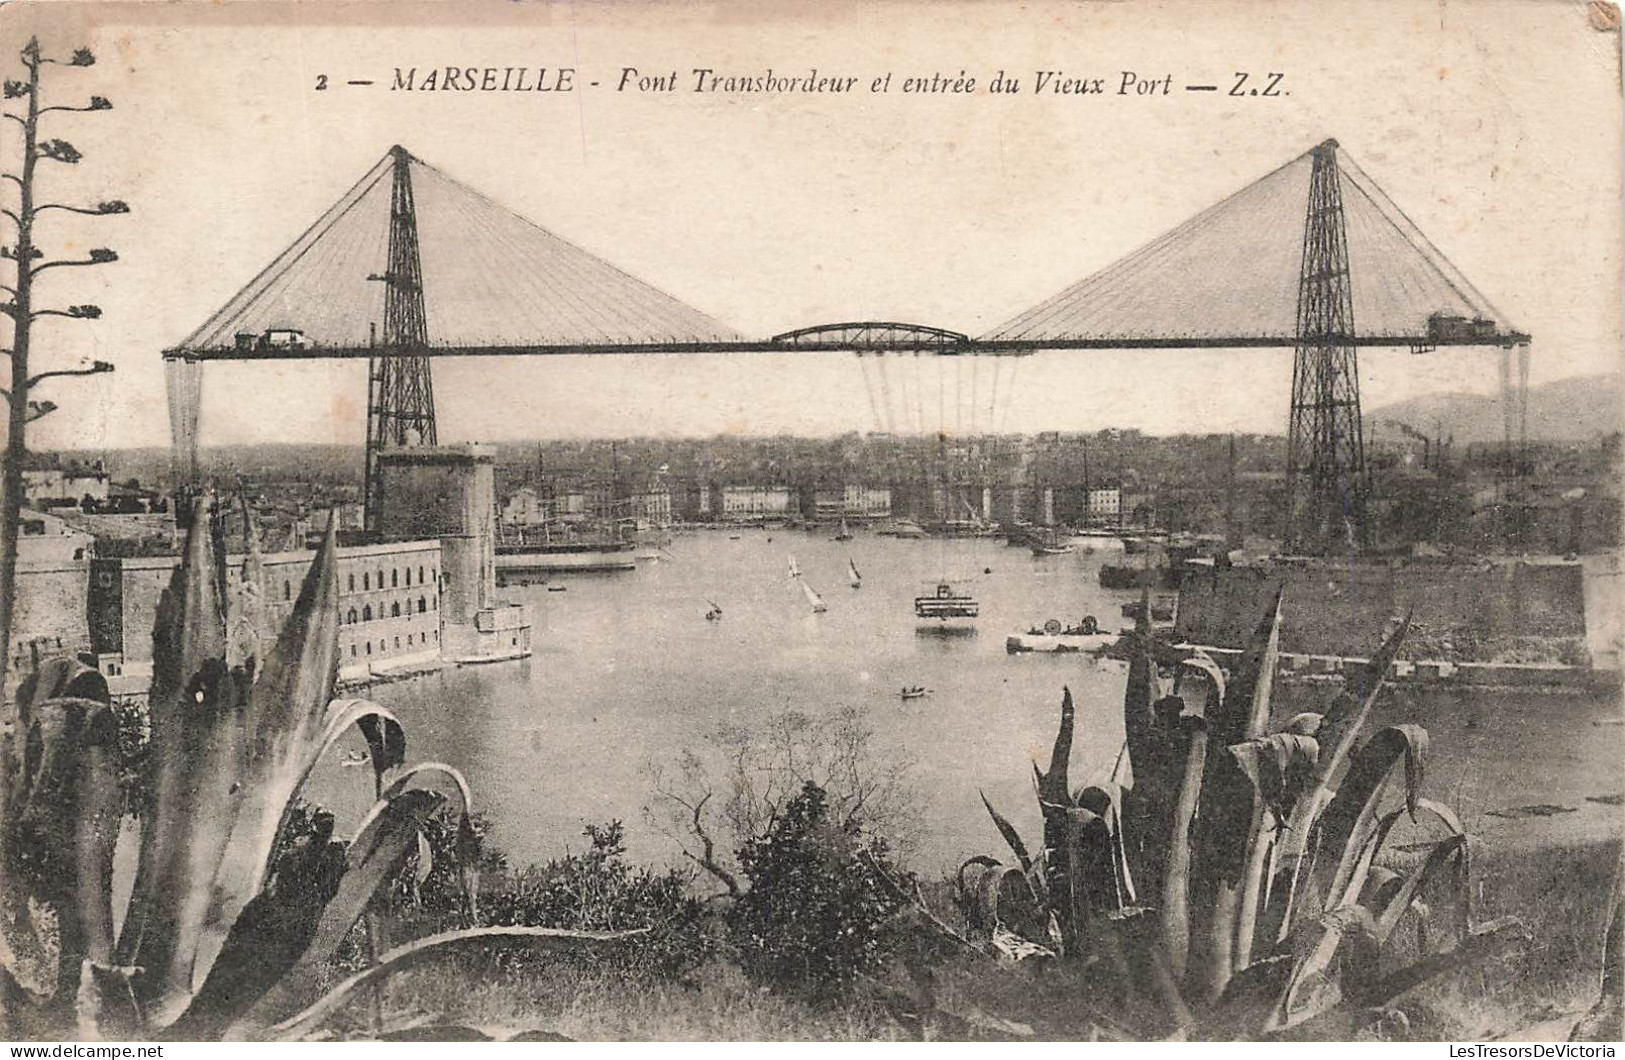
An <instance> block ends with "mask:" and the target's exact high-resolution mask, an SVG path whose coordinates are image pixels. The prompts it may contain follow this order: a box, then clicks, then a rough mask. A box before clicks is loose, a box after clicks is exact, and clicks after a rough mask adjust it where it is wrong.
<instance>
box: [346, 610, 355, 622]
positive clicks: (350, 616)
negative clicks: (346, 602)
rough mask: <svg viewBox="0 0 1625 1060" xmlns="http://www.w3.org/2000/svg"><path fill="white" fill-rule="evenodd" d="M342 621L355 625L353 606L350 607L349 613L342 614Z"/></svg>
mask: <svg viewBox="0 0 1625 1060" xmlns="http://www.w3.org/2000/svg"><path fill="white" fill-rule="evenodd" d="M344 621H345V622H347V623H349V624H350V625H352V626H353V625H355V608H353V607H352V608H350V613H349V614H347V615H345V616H344Z"/></svg>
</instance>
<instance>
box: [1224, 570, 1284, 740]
mask: <svg viewBox="0 0 1625 1060" xmlns="http://www.w3.org/2000/svg"><path fill="white" fill-rule="evenodd" d="M1285 592H1286V590H1285V588H1277V589H1276V590H1275V594H1274V596H1273V597H1272V598H1271V600H1270V603H1269V605H1268V606H1267V607H1265V609H1264V614H1263V617H1262V618H1260V619H1259V623H1258V628H1257V629H1255V630H1254V631H1253V636H1252V640H1251V641H1249V642H1248V645H1247V649H1246V650H1245V651H1244V652H1242V655H1241V660H1240V661H1239V662H1238V663H1237V664H1236V669H1235V672H1234V674H1233V675H1232V677H1231V680H1230V683H1229V686H1228V687H1227V688H1226V689H1225V693H1224V699H1223V701H1222V709H1221V711H1220V714H1219V717H1218V718H1217V719H1210V721H1211V722H1212V724H1213V726H1214V730H1213V736H1214V738H1215V739H1217V740H1220V741H1222V742H1223V743H1225V744H1227V745H1228V744H1234V743H1241V742H1242V741H1243V740H1250V739H1252V738H1253V737H1255V736H1262V735H1263V734H1264V732H1265V730H1266V728H1267V727H1268V723H1269V716H1270V700H1271V696H1272V693H1273V692H1274V688H1275V667H1276V662H1277V661H1278V660H1279V658H1280V648H1281V600H1282V597H1283V596H1284V595H1285Z"/></svg>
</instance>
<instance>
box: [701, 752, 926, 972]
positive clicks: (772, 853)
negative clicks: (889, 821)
mask: <svg viewBox="0 0 1625 1060" xmlns="http://www.w3.org/2000/svg"><path fill="white" fill-rule="evenodd" d="M737 857H738V859H739V864H740V867H741V868H742V869H743V871H744V874H745V876H746V877H747V879H748V880H749V881H750V887H749V889H748V890H747V891H745V893H744V894H742V895H741V896H740V897H739V898H738V900H737V901H736V902H735V903H734V905H733V908H732V909H730V910H729V912H728V928H729V937H730V939H731V941H732V943H733V946H734V948H735V951H736V952H737V953H738V956H739V961H740V964H741V965H742V966H743V968H744V969H745V971H746V973H747V974H749V975H750V976H751V977H752V978H754V979H756V980H757V981H758V982H762V983H765V984H767V985H769V986H772V987H774V988H777V989H781V990H789V991H795V992H805V993H807V994H810V995H811V996H812V997H813V998H814V999H815V1000H821V1001H827V1000H833V999H835V998H837V997H840V996H842V995H845V994H846V993H848V992H849V991H850V989H851V987H852V986H853V984H854V983H855V982H856V980H857V978H858V976H859V975H862V974H866V973H874V972H876V971H878V970H879V968H880V966H881V965H882V964H883V963H884V962H885V960H886V958H887V957H888V956H890V955H891V953H892V952H893V951H894V950H895V949H896V947H897V945H898V943H899V941H900V940H901V932H900V931H899V929H898V928H897V924H896V914H897V913H898V911H899V910H900V909H901V908H902V907H903V905H904V901H903V898H902V895H901V894H899V893H898V890H897V887H896V886H894V885H893V882H888V880H887V878H886V877H890V880H891V881H895V883H896V884H897V885H899V886H901V887H903V888H912V887H913V885H914V884H913V877H912V876H910V875H908V874H907V873H905V872H903V871H902V870H900V869H897V868H894V867H892V866H891V865H890V863H889V862H888V860H887V849H886V845H885V843H884V841H883V840H880V839H877V838H872V837H868V836H865V835H864V833H863V829H862V825H861V822H859V821H858V820H857V819H856V818H855V817H848V818H847V819H845V820H844V821H837V820H834V819H832V815H831V814H830V812H829V806H828V797H827V795H826V794H825V792H824V789H823V788H821V787H819V786H818V785H816V784H813V783H811V782H809V783H807V784H805V785H803V786H802V789H801V793H800V794H799V795H797V796H796V797H795V798H794V799H792V800H791V801H790V803H789V804H788V805H787V806H786V808H785V811H784V813H783V814H782V815H781V816H780V817H779V818H778V820H777V821H775V822H774V824H773V826H772V828H771V829H770V830H769V831H768V833H767V835H766V836H765V837H763V838H761V839H754V840H750V841H748V842H746V843H745V845H744V846H742V847H741V848H740V849H739V851H738V854H737Z"/></svg>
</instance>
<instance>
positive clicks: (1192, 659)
mask: <svg viewBox="0 0 1625 1060" xmlns="http://www.w3.org/2000/svg"><path fill="white" fill-rule="evenodd" d="M1179 665H1180V666H1181V667H1184V668H1187V669H1191V670H1195V671H1196V672H1197V673H1199V674H1201V675H1202V676H1203V677H1205V678H1206V679H1207V681H1208V683H1209V684H1210V685H1211V686H1212V688H1211V689H1210V690H1209V695H1208V701H1209V702H1212V703H1223V702H1224V697H1225V689H1226V687H1227V683H1226V681H1225V678H1224V671H1223V670H1221V669H1219V664H1218V663H1216V662H1214V661H1213V656H1211V655H1209V654H1208V653H1207V652H1205V651H1201V650H1197V651H1194V652H1192V653H1191V654H1190V655H1188V656H1186V657H1185V658H1183V659H1181V660H1179ZM1218 713H1219V712H1218V711H1216V710H1215V711H1213V714H1214V718H1215V720H1216V719H1217V717H1218Z"/></svg>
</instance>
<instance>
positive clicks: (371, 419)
mask: <svg viewBox="0 0 1625 1060" xmlns="http://www.w3.org/2000/svg"><path fill="white" fill-rule="evenodd" d="M389 153H390V157H391V160H392V178H393V188H392V190H391V193H390V203H389V263H388V266H387V267H386V269H385V271H384V273H383V274H382V275H379V274H376V273H375V274H373V275H372V276H369V277H367V278H368V279H369V280H378V281H382V283H383V284H384V333H383V341H382V343H381V344H380V343H378V342H376V341H375V342H374V344H373V352H372V354H371V356H370V357H369V358H368V360H367V470H366V475H367V477H366V495H365V501H366V520H367V522H366V525H367V529H368V530H369V531H372V532H375V533H376V532H378V531H380V530H381V529H382V527H383V505H384V495H383V494H384V490H383V479H382V477H381V476H380V475H379V469H378V455H379V453H380V452H381V451H382V450H383V449H385V448H387V447H391V446H414V445H435V444H437V442H438V439H437V437H436V433H435V419H434V380H433V378H432V377H431V375H430V372H429V356H428V346H429V325H428V317H427V315H426V313H425V311H424V306H423V264H422V262H421V261H420V260H419V257H418V217H417V207H416V205H415V204H414V202H413V199H412V162H413V161H414V159H413V157H412V155H411V153H410V152H408V151H407V150H406V148H404V147H401V146H399V145H397V146H395V147H392V148H390V152H389Z"/></svg>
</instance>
